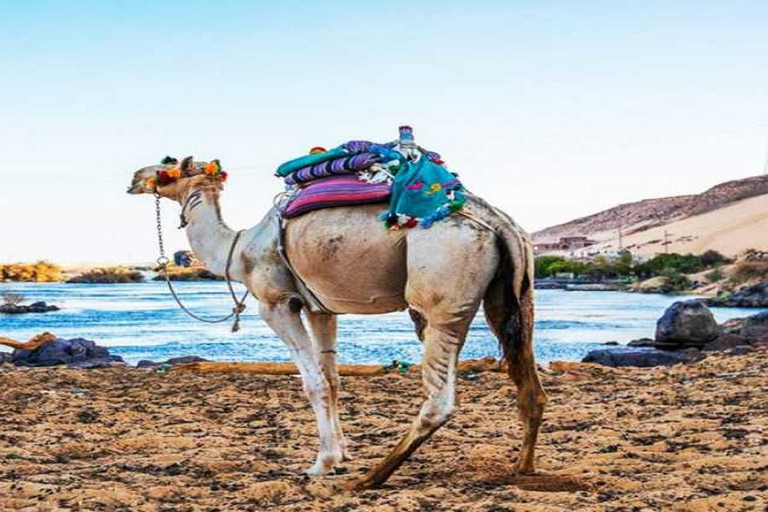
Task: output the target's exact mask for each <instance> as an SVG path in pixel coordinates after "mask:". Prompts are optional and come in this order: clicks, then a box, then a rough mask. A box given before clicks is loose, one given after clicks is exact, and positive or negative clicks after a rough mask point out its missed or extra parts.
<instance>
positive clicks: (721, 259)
mask: <svg viewBox="0 0 768 512" xmlns="http://www.w3.org/2000/svg"><path fill="white" fill-rule="evenodd" d="M699 259H700V260H701V264H702V265H704V268H711V267H716V266H718V265H722V264H723V263H732V262H733V260H731V259H729V258H727V257H725V256H724V255H723V254H721V253H719V252H717V251H715V250H713V249H710V250H708V251H704V252H703V253H702V254H701V256H699Z"/></svg>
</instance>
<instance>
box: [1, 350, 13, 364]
mask: <svg viewBox="0 0 768 512" xmlns="http://www.w3.org/2000/svg"><path fill="white" fill-rule="evenodd" d="M11 361H13V354H11V353H10V352H0V364H3V363H10V362H11Z"/></svg>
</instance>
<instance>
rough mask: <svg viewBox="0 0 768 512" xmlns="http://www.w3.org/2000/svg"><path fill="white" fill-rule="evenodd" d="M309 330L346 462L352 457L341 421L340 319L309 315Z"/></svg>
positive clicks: (334, 427)
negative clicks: (337, 340) (337, 339)
mask: <svg viewBox="0 0 768 512" xmlns="http://www.w3.org/2000/svg"><path fill="white" fill-rule="evenodd" d="M307 321H308V323H309V330H310V332H311V333H312V339H313V341H314V342H315V351H316V352H317V354H318V360H319V361H320V369H321V370H322V371H323V375H325V379H326V380H327V381H328V385H329V386H330V407H331V411H330V413H331V420H332V421H333V430H334V432H335V436H336V439H338V440H339V444H340V446H341V454H342V457H343V459H344V460H349V459H351V457H350V456H349V453H348V451H347V440H346V438H345V437H344V432H343V431H342V429H341V422H340V421H339V406H338V398H339V387H340V386H339V385H340V382H339V369H338V352H337V342H336V333H337V331H338V319H337V317H336V315H324V314H316V313H307Z"/></svg>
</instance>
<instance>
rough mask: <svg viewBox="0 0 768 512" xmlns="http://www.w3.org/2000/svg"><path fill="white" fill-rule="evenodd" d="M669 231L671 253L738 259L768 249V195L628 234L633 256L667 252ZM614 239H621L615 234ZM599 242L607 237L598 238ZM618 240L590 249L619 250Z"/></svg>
mask: <svg viewBox="0 0 768 512" xmlns="http://www.w3.org/2000/svg"><path fill="white" fill-rule="evenodd" d="M665 230H666V231H667V235H668V241H669V242H670V244H669V252H676V253H680V254H687V253H693V254H701V253H702V252H704V251H706V250H708V249H715V250H717V251H720V252H721V253H723V254H726V255H728V256H735V255H737V254H739V253H742V252H744V251H745V250H747V249H763V250H764V249H766V248H768V246H767V245H766V244H768V237H767V236H766V233H768V194H765V195H762V196H757V197H753V198H750V199H745V200H743V201H739V202H737V203H734V204H732V205H730V206H727V207H725V208H721V209H719V210H715V211H713V212H709V213H705V214H703V215H696V216H694V217H689V218H687V219H683V220H680V221H676V222H672V223H670V224H667V225H665V226H660V227H657V228H653V229H649V230H647V231H641V232H639V233H635V234H632V235H626V236H624V239H623V244H624V247H625V248H629V249H630V250H631V251H632V254H635V255H643V256H654V255H655V254H660V253H663V252H664V244H663V242H664V231H665ZM611 236H613V237H615V236H617V234H616V233H611ZM595 238H597V239H598V240H604V238H601V237H598V236H595ZM618 247H619V242H618V239H616V238H613V239H611V240H608V241H607V242H603V243H600V244H596V245H594V246H591V247H590V248H589V249H588V250H589V251H592V250H608V251H612V250H613V251H615V250H617V249H618Z"/></svg>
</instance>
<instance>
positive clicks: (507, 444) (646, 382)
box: [0, 351, 768, 512]
mask: <svg viewBox="0 0 768 512" xmlns="http://www.w3.org/2000/svg"><path fill="white" fill-rule="evenodd" d="M543 377H544V381H545V384H546V387H547V389H548V391H549V393H550V396H551V404H550V407H549V409H548V410H547V413H546V418H545V425H544V427H543V431H542V435H541V438H540V445H539V446H540V448H539V455H538V469H539V472H540V474H539V475H537V476H533V477H526V478H517V479H516V478H514V477H513V476H512V475H511V468H512V463H513V461H514V459H515V457H516V452H517V449H518V441H519V438H520V426H519V424H518V422H517V420H516V414H515V412H514V411H515V399H514V392H513V391H514V390H513V387H512V385H511V383H510V382H509V381H508V380H507V379H506V378H505V377H504V376H503V375H502V374H498V373H490V372H489V373H483V374H480V375H478V376H477V377H476V378H475V379H474V380H471V379H468V378H464V379H462V380H461V381H460V385H459V407H458V410H457V413H456V415H455V416H454V418H453V419H452V420H451V422H450V423H449V424H448V425H447V426H445V427H444V428H443V429H442V430H440V431H439V432H438V433H437V434H436V435H435V437H434V438H433V439H432V440H431V441H430V442H428V443H427V444H426V445H424V446H423V447H422V448H421V450H420V451H419V452H417V453H416V454H415V456H413V457H412V459H411V460H410V461H408V462H407V463H406V464H405V465H404V466H403V467H402V468H401V469H400V471H399V472H398V473H396V474H395V476H394V477H393V478H392V479H391V480H390V481H389V482H388V484H387V485H386V486H385V487H384V488H382V489H377V490H371V491H365V492H361V493H357V494H349V493H345V492H341V491H339V490H338V489H337V486H338V484H339V483H342V482H344V481H346V480H348V479H350V478H352V477H354V476H355V475H357V474H359V473H360V472H361V471H363V470H364V469H365V468H367V467H370V466H371V465H372V464H373V463H374V462H375V461H376V460H377V459H379V458H380V457H381V456H382V455H383V454H384V453H385V451H386V450H388V449H390V448H391V447H392V446H393V445H394V444H395V442H396V441H397V439H398V438H399V437H400V435H401V434H403V433H404V432H405V430H406V427H407V425H408V423H409V422H410V420H411V418H412V415H413V414H414V412H415V411H416V410H417V408H418V404H419V402H420V397H421V388H420V384H419V379H418V376H414V375H408V376H400V375H385V376H379V377H349V378H345V379H343V383H344V387H345V391H344V393H343V394H342V397H341V401H342V410H343V416H342V420H343V422H344V424H345V428H346V431H347V434H348V437H349V439H350V441H351V443H352V447H351V450H352V455H353V456H354V460H353V461H351V462H347V463H345V465H344V466H343V468H342V470H341V472H340V473H341V474H339V475H336V476H332V477H326V478H320V479H314V480H309V479H307V478H304V477H302V476H300V471H301V470H302V469H303V468H304V467H307V466H308V465H309V464H310V462H311V461H312V459H313V455H314V450H315V447H316V443H317V440H316V437H315V426H314V421H313V415H312V413H311V410H310V408H309V406H308V405H307V403H306V401H305V400H304V398H303V396H302V393H301V388H300V383H299V381H298V380H297V379H296V378H294V377H279V376H246V375H239V374H232V375H200V374H190V373H171V374H160V373H156V372H154V371H149V370H127V369H111V370H91V371H82V370H63V369H32V370H24V369H14V368H10V367H8V366H5V367H2V368H0V412H2V414H0V510H3V511H5V510H18V509H22V510H35V511H36V510H126V511H128V510H130V511H155V510H157V511H197V510H201V511H229V510H297V511H298V510H328V511H337V512H342V511H353V510H377V511H393V512H394V511H411V510H425V511H426V510H430V511H431V510H457V511H458V510H462V511H464V510H471V511H487V512H494V511H495V512H500V511H509V510H569V511H575V510H579V511H581V510H614V511H620V510H621V511H629V510H636V511H650V510H680V511H683V510H684V511H694V512H695V511H705V510H728V511H731V510H765V508H766V504H767V503H768V501H767V496H768V438H767V437H766V428H767V427H768V400H767V399H766V385H767V384H768V352H766V351H762V352H757V353H752V354H747V355H744V356H731V357H729V356H722V355H720V356H712V357H709V358H707V359H705V360H704V361H701V362H699V363H696V364H694V365H690V366H684V365H680V366H676V367H672V368H667V369H664V368H660V369H628V370H614V369H610V368H602V367H597V366H592V365H583V364H578V363H565V364H556V363H555V364H553V365H552V366H551V368H548V369H545V370H544V372H543Z"/></svg>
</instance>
